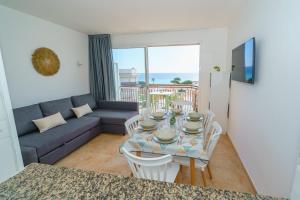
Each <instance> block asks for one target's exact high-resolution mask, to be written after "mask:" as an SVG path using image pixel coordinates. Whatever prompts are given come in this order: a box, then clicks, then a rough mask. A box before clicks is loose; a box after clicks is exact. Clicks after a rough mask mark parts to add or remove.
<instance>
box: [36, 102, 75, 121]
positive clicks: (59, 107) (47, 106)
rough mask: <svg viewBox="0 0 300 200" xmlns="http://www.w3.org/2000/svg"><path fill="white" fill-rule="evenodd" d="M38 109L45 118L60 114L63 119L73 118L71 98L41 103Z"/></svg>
mask: <svg viewBox="0 0 300 200" xmlns="http://www.w3.org/2000/svg"><path fill="white" fill-rule="evenodd" d="M40 107H41V110H42V112H43V114H44V115H45V116H49V115H53V114H56V113H58V112H60V113H61V115H62V116H63V118H64V119H70V118H72V117H74V112H73V111H72V108H73V107H74V106H73V104H72V102H71V98H65V99H58V100H54V101H47V102H43V103H40Z"/></svg>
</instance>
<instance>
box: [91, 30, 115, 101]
mask: <svg viewBox="0 0 300 200" xmlns="http://www.w3.org/2000/svg"><path fill="white" fill-rule="evenodd" d="M89 61H90V71H89V74H90V90H91V94H92V95H93V96H94V97H95V98H96V99H97V100H116V88H115V87H116V86H115V77H114V66H113V58H112V48H111V39H110V35H108V34H101V35H89Z"/></svg>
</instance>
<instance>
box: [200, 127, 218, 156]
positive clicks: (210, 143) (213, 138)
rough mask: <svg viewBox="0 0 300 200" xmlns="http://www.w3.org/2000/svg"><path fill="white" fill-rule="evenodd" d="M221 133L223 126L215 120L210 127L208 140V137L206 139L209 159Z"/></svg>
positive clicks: (205, 147)
mask: <svg viewBox="0 0 300 200" xmlns="http://www.w3.org/2000/svg"><path fill="white" fill-rule="evenodd" d="M221 134H222V128H221V126H220V124H219V123H218V122H216V121H214V122H213V123H212V124H211V126H210V128H209V132H208V135H207V136H209V137H208V140H206V139H205V140H204V141H205V144H204V149H205V150H206V152H207V156H208V158H209V159H210V157H211V155H212V153H213V151H214V149H215V146H216V144H217V142H218V140H219V137H220V135H221ZM206 141H207V142H206Z"/></svg>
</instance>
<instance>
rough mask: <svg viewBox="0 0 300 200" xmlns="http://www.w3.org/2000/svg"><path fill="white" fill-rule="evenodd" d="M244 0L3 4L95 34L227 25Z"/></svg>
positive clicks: (12, 0) (28, 0)
mask: <svg viewBox="0 0 300 200" xmlns="http://www.w3.org/2000/svg"><path fill="white" fill-rule="evenodd" d="M244 1H246V0H0V4H3V5H4V6H7V7H10V8H13V9H16V10H19V11H21V12H24V13H28V14H31V15H34V16H37V17H40V18H43V19H46V20H49V21H52V22H54V23H57V24H61V25H63V26H66V27H69V28H72V29H75V30H78V31H81V32H84V33H88V34H94V33H129V32H130V33H132V32H154V31H166V30H183V29H198V28H212V27H224V26H227V25H228V23H229V22H230V20H231V19H232V18H234V17H235V16H236V15H237V14H238V11H239V10H240V8H241V6H242V4H243V2H244Z"/></svg>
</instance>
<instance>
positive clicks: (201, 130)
mask: <svg viewBox="0 0 300 200" xmlns="http://www.w3.org/2000/svg"><path fill="white" fill-rule="evenodd" d="M182 130H183V132H185V133H189V134H199V133H202V132H203V131H204V129H203V128H199V129H198V130H195V131H190V130H188V129H186V128H184V127H182Z"/></svg>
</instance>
